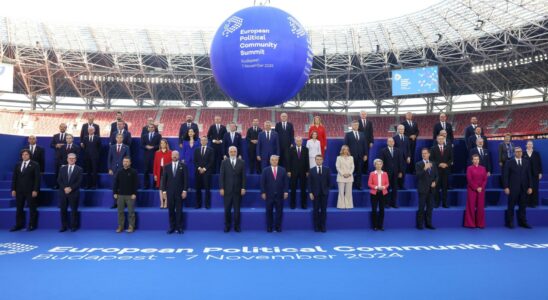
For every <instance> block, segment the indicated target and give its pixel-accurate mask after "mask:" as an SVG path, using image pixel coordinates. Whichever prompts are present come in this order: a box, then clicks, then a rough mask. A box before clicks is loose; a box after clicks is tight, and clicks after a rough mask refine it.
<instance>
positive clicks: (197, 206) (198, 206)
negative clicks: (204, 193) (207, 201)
mask: <svg viewBox="0 0 548 300" xmlns="http://www.w3.org/2000/svg"><path fill="white" fill-rule="evenodd" d="M200 208H202V206H201V205H196V206H194V209H200Z"/></svg>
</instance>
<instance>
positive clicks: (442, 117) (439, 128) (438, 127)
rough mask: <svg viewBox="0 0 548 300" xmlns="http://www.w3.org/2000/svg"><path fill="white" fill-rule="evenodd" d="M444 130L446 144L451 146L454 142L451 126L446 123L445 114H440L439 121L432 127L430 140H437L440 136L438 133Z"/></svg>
mask: <svg viewBox="0 0 548 300" xmlns="http://www.w3.org/2000/svg"><path fill="white" fill-rule="evenodd" d="M442 130H445V132H446V133H447V136H446V138H447V143H448V144H453V141H454V140H455V139H454V137H453V126H452V125H451V123H448V122H447V115H446V114H445V113H441V114H440V121H439V122H438V123H436V125H434V132H433V135H432V140H434V141H435V140H436V139H437V138H438V135H440V131H442Z"/></svg>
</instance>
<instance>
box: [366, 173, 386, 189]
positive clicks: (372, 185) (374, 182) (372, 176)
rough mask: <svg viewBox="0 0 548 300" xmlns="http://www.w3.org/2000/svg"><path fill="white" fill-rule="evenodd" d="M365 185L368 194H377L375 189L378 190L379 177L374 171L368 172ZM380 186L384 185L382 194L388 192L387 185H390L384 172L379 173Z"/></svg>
mask: <svg viewBox="0 0 548 300" xmlns="http://www.w3.org/2000/svg"><path fill="white" fill-rule="evenodd" d="M367 186H368V187H369V194H371V195H376V194H377V191H378V190H377V186H379V177H378V174H377V173H376V171H373V172H371V173H369V179H368V180H367ZM381 186H384V187H385V189H383V190H382V194H383V195H386V194H388V187H389V186H390V182H389V181H388V174H387V173H386V172H382V174H381Z"/></svg>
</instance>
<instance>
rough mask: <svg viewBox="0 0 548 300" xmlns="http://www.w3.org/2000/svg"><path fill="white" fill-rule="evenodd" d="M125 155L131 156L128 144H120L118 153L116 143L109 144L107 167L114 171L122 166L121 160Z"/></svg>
mask: <svg viewBox="0 0 548 300" xmlns="http://www.w3.org/2000/svg"><path fill="white" fill-rule="evenodd" d="M126 156H131V154H130V151H129V146H128V145H124V144H122V147H121V148H120V153H118V149H117V147H116V144H114V145H110V148H109V149H108V157H107V168H108V169H109V170H112V172H114V173H116V171H118V170H120V169H121V168H123V167H124V166H123V165H122V161H123V160H124V157H126Z"/></svg>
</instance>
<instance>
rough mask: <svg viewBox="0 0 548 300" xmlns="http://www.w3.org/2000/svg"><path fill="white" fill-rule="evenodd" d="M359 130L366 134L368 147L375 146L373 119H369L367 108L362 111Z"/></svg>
mask: <svg viewBox="0 0 548 300" xmlns="http://www.w3.org/2000/svg"><path fill="white" fill-rule="evenodd" d="M358 131H360V132H363V134H364V135H365V140H366V143H367V145H368V147H369V148H368V149H371V148H373V140H374V137H373V123H371V121H367V112H366V111H365V110H362V111H361V112H360V124H359V126H358ZM367 155H368V156H369V153H367ZM366 166H367V164H366ZM364 172H365V173H367V170H364Z"/></svg>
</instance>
